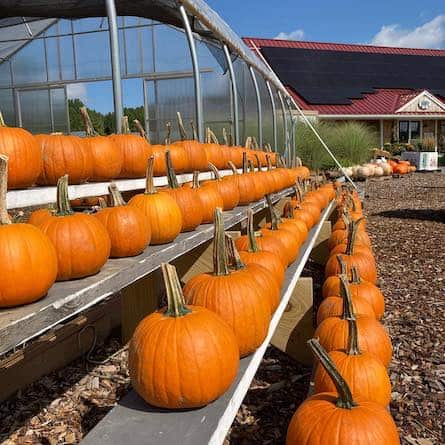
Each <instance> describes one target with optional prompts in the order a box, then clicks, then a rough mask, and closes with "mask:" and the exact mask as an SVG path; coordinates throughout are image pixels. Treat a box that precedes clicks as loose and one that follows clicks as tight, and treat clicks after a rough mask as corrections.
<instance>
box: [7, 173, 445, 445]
mask: <svg viewBox="0 0 445 445" xmlns="http://www.w3.org/2000/svg"><path fill="white" fill-rule="evenodd" d="M365 187H366V194H367V200H366V202H365V206H366V209H365V210H366V213H367V216H368V232H369V234H370V236H371V238H372V241H373V246H374V251H375V255H376V259H377V264H378V268H379V277H380V286H381V288H382V291H383V292H384V294H385V297H386V303H387V311H386V315H385V319H384V323H385V325H386V326H387V327H388V329H389V331H390V334H391V337H392V341H393V345H394V358H393V361H392V363H391V366H390V376H391V381H392V383H393V401H392V403H391V412H392V414H393V416H394V418H395V420H396V423H397V425H398V427H399V430H400V435H401V438H402V444H403V445H443V444H445V435H444V434H445V342H444V331H445V297H444V295H445V174H438V173H428V174H420V173H416V174H413V175H410V176H409V177H402V178H399V179H393V180H388V181H368V182H367V184H366V186H365ZM304 275H307V276H312V277H313V278H314V290H315V301H316V303H317V302H318V300H319V298H320V296H319V285H320V283H321V280H322V269H321V268H320V267H319V266H317V265H315V264H314V263H308V265H307V267H306V269H305V273H304ZM126 354H127V352H126V349H125V348H122V345H121V344H120V342H119V341H118V340H116V339H115V338H111V339H110V340H108V341H107V342H106V344H105V345H101V346H99V347H97V348H96V350H95V351H94V353H93V354H92V357H90V358H91V359H92V361H93V363H92V362H91V361H87V360H86V359H85V358H83V359H79V360H77V361H75V362H73V363H72V364H71V365H69V366H67V367H65V368H63V369H62V370H60V371H56V372H53V373H51V374H50V375H48V376H46V377H44V378H41V379H40V380H38V381H37V382H35V383H34V384H32V385H30V386H29V387H28V388H26V389H24V390H23V391H21V392H19V393H18V394H17V395H16V396H15V397H13V398H11V399H9V400H8V401H6V402H3V403H1V404H0V443H2V444H5V445H12V444H19V445H37V444H43V445H60V444H75V443H79V442H80V441H81V440H82V438H83V437H84V436H85V434H86V433H87V432H88V431H89V430H91V429H92V428H93V427H94V425H96V424H97V422H99V421H100V420H101V419H102V418H103V417H104V416H105V414H106V413H107V412H108V411H109V410H110V409H111V408H112V407H113V406H114V405H115V404H116V403H117V402H118V401H119V399H120V398H121V397H122V396H123V395H124V394H125V393H126V392H128V390H129V387H130V385H129V379H128V370H127V365H126ZM104 359H105V360H106V361H104V362H103V363H101V364H100V363H99V362H102V361H103V360H104ZM310 375H311V368H310V367H307V366H303V365H300V364H298V363H296V362H295V361H293V360H292V359H291V358H289V357H288V356H287V355H285V354H283V353H281V352H280V351H278V350H276V349H275V348H273V347H269V349H268V351H267V353H266V355H265V357H264V359H263V362H262V364H261V366H260V368H259V370H258V372H257V374H256V376H255V379H254V381H253V382H252V385H251V388H250V390H249V392H248V394H247V396H246V398H245V400H244V403H243V405H242V406H241V408H240V410H239V411H238V414H237V416H236V419H235V421H234V423H233V425H232V428H231V431H230V433H229V435H228V436H227V439H226V444H227V445H229V444H230V445H248V444H253V443H258V444H265V445H267V444H277V445H278V444H283V443H284V438H285V435H286V429H287V424H288V422H289V420H290V417H291V416H292V414H293V413H294V411H295V409H296V408H297V407H298V405H299V404H300V403H301V402H302V401H303V400H304V398H305V397H306V395H307V390H308V386H309V380H310ZM197 445H199V444H197Z"/></svg>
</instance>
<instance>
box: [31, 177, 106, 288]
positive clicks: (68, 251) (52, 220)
mask: <svg viewBox="0 0 445 445" xmlns="http://www.w3.org/2000/svg"><path fill="white" fill-rule="evenodd" d="M37 227H38V228H39V229H40V230H41V231H42V232H43V233H44V234H46V235H47V236H48V237H49V239H50V240H51V241H52V243H53V244H54V247H55V248H56V253H57V260H58V273H57V280H58V281H65V280H73V279H75V278H82V277H86V276H89V275H94V274H96V273H97V272H99V270H100V269H101V268H102V266H103V265H104V264H105V262H106V261H107V259H108V257H109V256H110V248H111V242H110V237H109V235H108V232H107V230H106V229H105V227H104V226H103V224H102V223H101V222H100V221H99V220H98V219H97V218H95V217H94V216H93V215H88V214H86V213H75V212H73V211H72V209H71V206H70V202H69V198H68V176H67V175H65V176H62V177H61V178H60V179H59V181H58V184H57V209H56V213H54V214H53V215H50V216H49V217H48V218H46V219H42V220H40V221H39V222H38V224H37Z"/></svg>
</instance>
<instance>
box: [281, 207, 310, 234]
mask: <svg viewBox="0 0 445 445" xmlns="http://www.w3.org/2000/svg"><path fill="white" fill-rule="evenodd" d="M281 227H282V228H283V229H286V228H287V227H290V228H291V229H292V230H294V231H296V232H297V233H299V236H300V238H301V240H302V242H304V241H306V239H307V237H308V235H309V231H308V228H307V226H306V223H305V222H304V221H302V220H301V219H298V218H295V209H294V207H293V206H292V204H291V203H290V202H287V203H286V204H285V205H284V208H283V217H282V218H281Z"/></svg>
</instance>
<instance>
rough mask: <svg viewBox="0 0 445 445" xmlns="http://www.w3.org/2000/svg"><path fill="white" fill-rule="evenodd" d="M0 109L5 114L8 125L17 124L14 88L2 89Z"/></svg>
mask: <svg viewBox="0 0 445 445" xmlns="http://www.w3.org/2000/svg"><path fill="white" fill-rule="evenodd" d="M0 111H1V112H2V114H3V118H4V119H5V123H6V125H12V126H14V125H16V121H15V111H14V95H13V92H12V90H9V89H0Z"/></svg>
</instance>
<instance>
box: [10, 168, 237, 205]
mask: <svg viewBox="0 0 445 445" xmlns="http://www.w3.org/2000/svg"><path fill="white" fill-rule="evenodd" d="M238 171H239V172H240V173H241V170H238ZM219 173H220V175H221V176H227V175H231V174H232V170H220V172H219ZM177 178H178V182H179V183H180V184H184V183H185V182H190V181H191V180H192V179H193V175H192V174H191V173H184V174H182V175H179V174H178V175H177ZM199 179H200V180H201V181H205V180H208V179H212V173H211V172H202V173H200V174H199ZM114 182H115V183H116V184H117V186H118V188H119V190H120V191H121V192H127V191H130V190H142V189H144V188H145V178H141V179H116V180H115V181H114ZM154 184H155V186H156V187H165V186H167V185H168V181H167V177H166V176H157V177H155V178H154ZM109 185H110V182H90V183H87V184H78V185H70V186H69V188H68V190H69V196H70V199H76V198H87V197H91V196H100V195H107V194H108V186H109ZM56 196H57V190H56V187H30V188H27V189H23V190H10V191H8V194H7V198H6V201H7V206H8V209H17V208H24V207H35V206H39V205H41V206H43V205H47V204H51V203H54V202H56Z"/></svg>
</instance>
